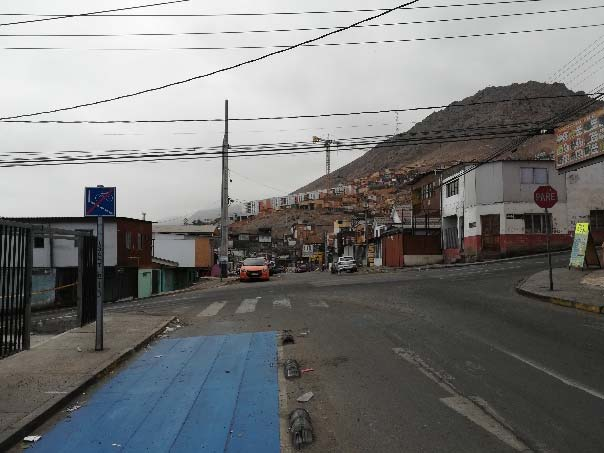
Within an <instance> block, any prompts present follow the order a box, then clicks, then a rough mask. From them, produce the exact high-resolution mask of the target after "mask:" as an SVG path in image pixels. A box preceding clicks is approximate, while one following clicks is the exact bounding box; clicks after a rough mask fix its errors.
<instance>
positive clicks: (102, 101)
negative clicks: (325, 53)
mask: <svg viewBox="0 0 604 453" xmlns="http://www.w3.org/2000/svg"><path fill="white" fill-rule="evenodd" d="M418 1H419V0H411V1H408V2H406V3H402V4H400V5H398V6H395V7H394V8H391V9H388V10H386V11H383V12H381V13H379V14H376V15H374V16H371V17H368V18H365V19H362V20H359V21H357V22H354V23H352V24H350V25H348V26H346V27H344V28H341V29H338V30H334V31H331V32H328V33H324V34H322V35H320V36H318V37H316V38H312V39H308V40H306V41H302V42H299V43H297V44H294V45H292V46H290V47H287V48H285V49H279V50H275V51H273V52H269V53H267V54H264V55H261V56H259V57H256V58H252V59H249V60H244V61H241V62H239V63H235V64H233V65H230V66H225V67H222V68H220V69H216V70H214V71H210V72H206V73H204V74H199V75H196V76H193V77H189V78H187V79H182V80H178V81H176V82H170V83H167V84H164V85H160V86H156V87H152V88H146V89H143V90H139V91H135V92H132V93H127V94H122V95H119V96H114V97H110V98H105V99H99V100H96V101H91V102H86V103H83V104H76V105H72V106H69V107H59V108H54V109H49V110H45V111H39V112H34V113H25V114H21V115H12V116H5V117H0V120H9V119H17V118H25V117H31V116H37V115H42V114H45V113H57V112H65V111H68V110H75V109H79V108H83V107H90V106H93V105H99V104H106V103H109V102H114V101H117V100H121V99H127V98H131V97H135V96H140V95H142V94H147V93H151V92H155V91H160V90H164V89H166V88H170V87H173V86H177V85H183V84H186V83H189V82H192V81H194V80H199V79H202V78H207V77H211V76H213V75H216V74H220V73H223V72H227V71H231V70H233V69H237V68H240V67H242V66H246V65H249V64H253V63H257V62H259V61H262V60H265V59H267V58H270V57H273V56H275V55H279V54H282V53H285V52H289V51H291V50H294V49H297V48H298V47H302V46H304V45H307V44H311V43H313V42H316V41H319V40H321V39H323V38H326V37H328V36H333V35H335V34H337V33H342V32H343V31H346V30H349V29H351V28H354V27H356V26H358V25H362V24H364V23H366V22H369V21H372V20H375V19H378V18H380V17H383V16H386V15H387V14H390V13H392V12H394V11H396V10H398V9H401V8H403V7H405V6H409V5H412V4H414V3H417V2H418Z"/></svg>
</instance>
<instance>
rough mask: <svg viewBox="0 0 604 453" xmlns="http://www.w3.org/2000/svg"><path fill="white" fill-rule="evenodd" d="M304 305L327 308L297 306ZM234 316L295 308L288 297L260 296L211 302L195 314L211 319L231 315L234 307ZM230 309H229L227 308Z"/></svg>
mask: <svg viewBox="0 0 604 453" xmlns="http://www.w3.org/2000/svg"><path fill="white" fill-rule="evenodd" d="M302 305H304V306H305V307H311V308H319V309H325V308H329V304H328V303H327V302H325V301H322V300H319V301H313V302H310V303H302V302H300V303H299V306H302ZM235 306H236V308H235V311H234V314H235V315H245V314H250V313H254V312H255V311H256V310H257V308H258V307H259V306H262V307H267V306H268V307H272V309H275V310H291V309H293V308H296V306H297V305H296V304H295V303H293V302H292V300H291V299H289V298H288V297H277V298H275V299H272V300H271V299H270V298H264V297H261V296H258V297H252V298H246V299H243V300H238V301H226V300H221V301H215V302H211V303H210V304H209V305H208V306H206V307H205V308H204V309H203V310H201V311H200V312H199V313H197V317H198V318H211V317H214V316H217V315H225V314H233V307H235ZM229 307H230V308H229Z"/></svg>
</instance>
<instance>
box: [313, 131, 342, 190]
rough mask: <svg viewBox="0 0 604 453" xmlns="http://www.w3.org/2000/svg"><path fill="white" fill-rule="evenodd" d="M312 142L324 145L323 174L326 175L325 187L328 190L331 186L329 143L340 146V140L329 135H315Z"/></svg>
mask: <svg viewBox="0 0 604 453" xmlns="http://www.w3.org/2000/svg"><path fill="white" fill-rule="evenodd" d="M312 142H313V143H323V146H325V176H326V177H327V178H326V180H327V189H328V190H329V189H330V188H331V187H329V182H330V178H329V175H330V173H331V145H335V146H340V142H338V141H337V140H333V139H331V138H329V135H328V136H327V138H322V137H317V136H316V135H315V136H313V138H312Z"/></svg>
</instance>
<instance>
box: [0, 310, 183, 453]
mask: <svg viewBox="0 0 604 453" xmlns="http://www.w3.org/2000/svg"><path fill="white" fill-rule="evenodd" d="M173 319H174V318H173V317H172V316H164V317H158V316H150V315H138V314H137V315H132V314H122V313H111V314H109V315H107V316H106V317H105V335H104V343H105V344H104V346H105V348H104V350H103V351H100V352H96V351H95V350H94V341H95V328H96V327H95V324H90V325H88V326H85V327H82V328H77V329H72V330H70V331H68V332H65V333H62V334H61V335H57V336H55V337H51V338H49V339H48V340H46V341H42V342H41V343H39V344H37V345H36V346H35V347H33V348H32V349H30V350H29V351H23V352H20V353H18V354H15V355H13V356H11V357H8V358H6V359H4V360H2V361H0V451H5V449H8V448H9V447H10V446H11V445H12V444H14V443H16V442H18V441H19V440H20V439H22V438H23V437H24V436H26V435H28V434H30V431H31V430H33V429H35V428H36V427H37V426H39V425H40V424H41V423H42V422H44V421H45V420H46V419H47V418H48V417H49V416H51V415H52V414H53V413H54V412H56V410H58V409H59V408H60V407H61V406H62V405H63V404H65V403H66V402H68V401H69V400H70V399H71V398H73V397H74V396H76V395H77V394H78V393H79V392H81V391H82V389H83V388H85V387H86V386H88V385H90V384H92V383H93V382H94V381H95V380H96V379H98V378H99V377H101V376H102V375H103V374H104V373H105V372H107V371H109V370H110V369H111V368H112V367H114V366H115V365H116V364H117V363H118V362H119V361H120V360H122V359H124V358H126V357H127V356H129V355H130V354H132V353H133V352H134V351H135V350H136V349H137V348H139V347H141V346H142V345H144V344H145V343H146V342H147V341H149V340H150V339H151V338H153V337H154V336H155V335H156V334H157V333H159V332H160V331H161V330H162V329H164V327H166V326H167V325H168V324H169V323H170V322H171V321H172V320H173Z"/></svg>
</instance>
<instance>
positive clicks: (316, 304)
mask: <svg viewBox="0 0 604 453" xmlns="http://www.w3.org/2000/svg"><path fill="white" fill-rule="evenodd" d="M309 305H310V306H311V307H316V308H329V305H327V302H324V301H322V300H320V301H319V302H311V303H310V304H309Z"/></svg>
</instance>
